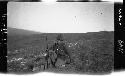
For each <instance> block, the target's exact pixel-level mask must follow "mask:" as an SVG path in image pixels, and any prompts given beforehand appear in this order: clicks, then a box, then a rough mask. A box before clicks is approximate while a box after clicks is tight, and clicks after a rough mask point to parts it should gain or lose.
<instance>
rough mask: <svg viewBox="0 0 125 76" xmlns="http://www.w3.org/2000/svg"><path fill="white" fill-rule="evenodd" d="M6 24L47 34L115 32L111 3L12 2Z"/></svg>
mask: <svg viewBox="0 0 125 76" xmlns="http://www.w3.org/2000/svg"><path fill="white" fill-rule="evenodd" d="M7 7H8V10H7V13H8V16H7V26H8V27H14V28H20V29H27V30H33V31H40V32H44V33H45V32H46V33H84V32H96V31H114V4H113V3H109V2H107V3H106V2H105V3H104V2H56V3H51V4H46V3H44V2H25V3H23V2H10V3H8V6H7Z"/></svg>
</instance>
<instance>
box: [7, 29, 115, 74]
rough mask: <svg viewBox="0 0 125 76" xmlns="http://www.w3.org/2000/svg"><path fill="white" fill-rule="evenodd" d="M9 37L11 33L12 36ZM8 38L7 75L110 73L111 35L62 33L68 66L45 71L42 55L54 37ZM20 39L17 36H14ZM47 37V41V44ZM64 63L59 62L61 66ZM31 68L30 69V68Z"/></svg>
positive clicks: (29, 36)
mask: <svg viewBox="0 0 125 76" xmlns="http://www.w3.org/2000/svg"><path fill="white" fill-rule="evenodd" d="M20 33H21V32H20ZM11 34H12V33H11ZM11 34H8V71H9V72H23V73H24V72H27V73H28V72H34V71H33V70H34V68H35V69H39V71H44V70H50V71H54V72H57V71H58V72H59V71H62V72H64V71H68V72H69V73H70V72H74V71H75V72H79V73H96V74H97V73H106V72H111V71H112V70H113V64H114V63H113V59H114V32H113V31H111V32H107V31H101V32H90V33H68V34H67V33H62V35H63V40H64V41H63V42H64V43H65V47H66V48H67V51H68V53H69V54H70V57H71V63H70V64H67V65H65V66H63V67H62V66H61V67H58V68H53V67H49V68H46V67H44V69H43V66H42V65H46V60H45V56H44V54H46V51H45V50H46V49H47V44H48V48H50V47H51V46H52V45H53V44H54V43H55V42H56V41H57V40H56V37H57V36H58V35H59V34H57V33H55V34H54V33H41V34H39V33H38V34H30V35H23V34H22V36H21V37H19V36H17V37H15V36H14V35H13V34H12V35H11ZM17 35H20V34H17ZM46 37H47V40H46ZM61 62H62V63H63V61H61V60H60V63H59V62H58V63H56V64H57V65H59V64H62V63H61ZM32 65H33V66H32Z"/></svg>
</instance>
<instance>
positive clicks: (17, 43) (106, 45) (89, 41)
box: [7, 28, 114, 52]
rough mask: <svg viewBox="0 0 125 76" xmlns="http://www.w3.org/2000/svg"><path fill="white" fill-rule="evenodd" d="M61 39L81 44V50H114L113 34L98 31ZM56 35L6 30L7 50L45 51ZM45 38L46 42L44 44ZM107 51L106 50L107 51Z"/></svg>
mask: <svg viewBox="0 0 125 76" xmlns="http://www.w3.org/2000/svg"><path fill="white" fill-rule="evenodd" d="M62 34H63V39H64V40H65V41H68V42H81V41H82V42H83V43H84V45H83V46H82V48H84V49H89V46H91V50H95V51H99V50H103V51H106V52H113V50H112V49H113V48H114V32H113V31H100V32H88V33H62ZM57 35H58V33H39V32H34V31H28V30H22V29H15V28H8V36H7V43H8V46H7V47H8V49H9V50H11V51H13V50H15V49H20V48H27V47H35V46H37V47H38V48H40V49H45V48H46V44H47V43H49V44H50V45H51V44H53V41H54V40H56V37H57ZM46 36H47V38H48V41H47V43H46V40H45V39H46ZM107 49H108V50H107Z"/></svg>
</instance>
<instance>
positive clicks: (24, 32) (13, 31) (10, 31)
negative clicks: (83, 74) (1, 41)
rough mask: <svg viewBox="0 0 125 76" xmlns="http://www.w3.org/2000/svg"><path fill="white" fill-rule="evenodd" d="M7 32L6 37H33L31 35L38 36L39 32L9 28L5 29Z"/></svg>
mask: <svg viewBox="0 0 125 76" xmlns="http://www.w3.org/2000/svg"><path fill="white" fill-rule="evenodd" d="M7 32H8V36H16V35H23V36H27V35H33V34H40V32H35V31H29V30H24V29H17V28H11V27H7Z"/></svg>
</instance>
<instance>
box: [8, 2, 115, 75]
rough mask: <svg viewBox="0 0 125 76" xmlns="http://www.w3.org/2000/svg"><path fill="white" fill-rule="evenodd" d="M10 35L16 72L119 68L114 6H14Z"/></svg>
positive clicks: (10, 7) (10, 58)
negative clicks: (115, 41) (115, 52)
mask: <svg viewBox="0 0 125 76" xmlns="http://www.w3.org/2000/svg"><path fill="white" fill-rule="evenodd" d="M7 32H8V34H7V71H8V73H10V74H17V75H18V74H19V75H20V74H36V73H44V72H48V73H54V74H62V75H63V74H64V75H65V74H71V75H107V74H111V73H112V72H113V70H114V69H113V67H114V3H113V2H91V3H89V2H85V3H84V2H54V3H44V2H39V3H36V2H32V3H30V2H28V3H24V2H9V3H8V5H7Z"/></svg>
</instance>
